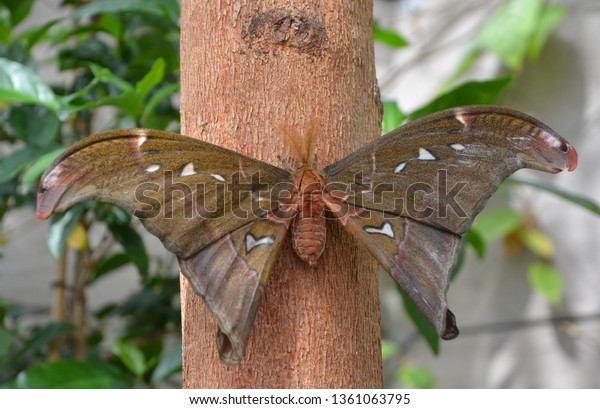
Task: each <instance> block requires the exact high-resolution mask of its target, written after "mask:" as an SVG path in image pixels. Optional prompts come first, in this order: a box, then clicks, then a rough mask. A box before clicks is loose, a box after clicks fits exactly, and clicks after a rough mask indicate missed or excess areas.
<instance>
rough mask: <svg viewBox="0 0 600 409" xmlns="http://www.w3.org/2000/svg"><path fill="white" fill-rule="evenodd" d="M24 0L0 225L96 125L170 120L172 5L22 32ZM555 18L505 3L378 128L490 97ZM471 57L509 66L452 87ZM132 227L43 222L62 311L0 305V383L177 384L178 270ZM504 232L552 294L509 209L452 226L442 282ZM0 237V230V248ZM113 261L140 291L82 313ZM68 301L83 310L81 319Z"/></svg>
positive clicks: (90, 11) (399, 41)
mask: <svg viewBox="0 0 600 409" xmlns="http://www.w3.org/2000/svg"><path fill="white" fill-rule="evenodd" d="M35 4H36V3H35V2H34V1H33V0H3V2H2V4H0V143H1V144H2V148H3V152H6V154H5V155H4V156H3V157H2V158H0V222H1V221H2V220H3V218H4V216H5V214H6V213H7V212H9V211H11V210H14V209H17V208H21V207H26V208H29V209H33V208H34V207H35V196H36V187H37V183H38V180H39V177H40V176H41V174H42V173H43V172H44V170H45V169H46V168H47V167H48V166H49V164H50V163H51V162H52V160H53V159H54V158H56V157H57V156H58V155H59V154H60V153H61V152H62V151H63V150H64V149H65V148H66V147H67V146H68V145H70V144H72V143H73V142H75V141H78V140H79V139H81V138H83V137H85V136H88V135H90V134H92V133H95V132H99V131H101V130H106V129H115V128H124V127H147V128H155V129H168V130H171V131H177V130H178V129H179V109H178V105H177V93H178V91H179V13H180V9H179V3H178V1H177V0H98V1H92V2H90V1H88V0H63V3H62V5H61V7H60V10H59V11H60V12H61V13H63V14H67V17H65V18H61V19H57V20H51V21H47V22H45V23H43V24H41V25H39V26H36V27H32V28H28V29H24V28H23V26H22V23H23V22H25V21H26V20H27V17H28V16H29V15H30V13H31V11H32V7H34V6H35ZM564 15H565V10H564V9H563V8H561V7H558V6H552V5H548V4H547V3H546V2H545V1H542V0H508V1H506V2H505V3H504V4H503V6H502V7H500V8H499V9H498V11H497V12H496V14H495V15H493V16H492V17H491V18H490V19H489V20H488V22H487V23H486V24H485V25H484V26H483V28H482V30H481V32H480V34H479V35H478V36H477V37H476V38H475V39H474V40H473V43H472V47H471V49H470V51H469V52H468V53H467V55H466V56H465V58H464V59H463V61H462V62H461V63H460V64H459V66H458V67H457V68H456V70H455V73H454V74H453V76H452V77H451V78H450V79H449V80H448V84H447V87H446V89H445V91H444V92H443V93H442V94H440V95H439V96H437V97H436V98H434V99H433V100H432V101H431V102H430V103H429V104H427V105H426V106H424V107H422V108H420V109H418V110H415V111H414V112H411V113H405V112H402V111H401V110H400V108H399V107H398V104H397V103H396V101H386V102H384V107H385V110H384V117H383V129H384V130H385V131H389V130H392V129H394V128H396V127H398V126H399V125H400V124H401V123H402V122H404V121H405V120H407V119H410V120H412V119H415V118H418V117H420V116H423V115H426V114H428V113H431V112H435V111H438V110H441V109H444V108H449V107H452V106H456V105H464V104H492V103H494V102H495V101H496V99H497V98H498V96H499V95H500V94H501V93H502V92H503V91H504V90H505V89H506V88H507V87H508V86H510V83H511V79H512V77H513V76H514V75H517V74H518V71H519V70H520V68H521V67H522V65H523V63H524V61H525V60H526V59H527V58H529V59H534V58H535V57H536V56H537V55H538V54H539V52H540V50H541V49H542V47H543V44H544V42H545V40H546V39H547V38H548V36H549V34H550V33H551V32H552V29H553V28H554V27H555V26H556V25H557V24H558V23H559V22H560V21H561V20H562V18H563V17H564ZM498 33H502V35H498ZM374 39H375V41H377V42H380V43H382V44H385V45H386V46H388V47H390V48H391V49H398V48H401V47H406V46H407V45H408V42H407V41H406V40H405V39H404V38H403V37H402V36H401V35H400V34H398V33H396V32H395V31H393V30H389V29H383V28H382V27H380V25H379V24H377V23H376V24H375V27H374ZM41 48H43V49H45V50H49V51H50V53H51V54H50V55H47V56H44V57H43V59H40V57H39V56H38V55H40V54H39V53H37V52H36V51H37V50H38V49H41ZM483 52H491V53H493V54H494V55H496V56H497V57H498V58H499V60H500V61H502V62H503V63H504V64H505V65H506V67H507V69H508V71H509V75H507V76H504V77H502V78H492V79H489V80H487V81H478V82H467V83H460V82H459V80H460V78H461V77H462V75H463V74H464V73H466V72H467V71H468V70H469V69H470V67H472V66H473V64H475V63H476V62H477V60H478V58H479V57H480V56H481V54H482V53H483ZM42 70H50V72H51V74H49V75H45V76H44V77H43V78H53V82H48V81H47V80H45V79H43V78H42V77H41V76H40V74H39V72H40V71H42ZM522 183H528V182H522ZM534 186H535V185H534ZM536 187H539V188H541V189H544V190H546V191H548V192H551V193H554V194H557V195H558V196H560V197H563V198H565V199H567V200H570V201H572V202H574V203H577V204H580V205H582V206H585V207H586V208H589V209H590V210H592V211H595V212H598V206H597V205H595V204H594V203H592V202H589V201H586V199H584V198H580V197H577V196H575V195H572V194H569V193H566V192H562V191H560V190H558V189H556V188H554V187H551V186H536ZM136 229H137V224H136V222H135V220H132V218H131V216H130V215H129V214H128V213H126V212H125V211H123V210H122V209H120V208H118V207H116V206H111V205H107V204H102V203H95V202H90V203H85V204H80V205H77V206H75V207H73V208H71V209H69V210H68V211H66V212H64V213H62V214H59V215H55V216H53V217H52V219H51V221H50V224H49V230H48V247H49V249H50V252H51V253H52V254H53V255H54V256H55V257H56V258H57V259H58V263H57V265H58V266H59V268H58V270H59V273H60V274H59V276H58V277H57V280H56V281H57V286H56V288H55V289H54V291H55V292H56V294H62V297H63V300H64V302H65V305H67V306H68V307H66V310H67V311H59V312H58V317H57V316H55V314H54V313H53V320H48V311H37V310H31V309H28V308H27V307H25V306H21V305H17V304H15V303H10V302H6V301H2V300H0V385H3V386H4V387H7V388H101V387H105V388H124V387H156V386H159V385H174V386H179V385H180V384H179V381H178V379H177V377H176V376H174V375H176V374H178V373H179V372H180V369H181V334H180V333H181V323H180V309H179V300H178V293H179V282H178V275H177V274H176V271H171V274H169V271H168V270H167V269H166V268H165V267H164V266H163V265H162V263H161V261H160V260H156V259H152V258H151V257H150V256H149V255H148V254H147V251H146V248H145V245H144V242H143V240H142V238H141V236H140V235H139V234H138V232H137V230H136ZM91 230H95V231H101V232H103V233H102V234H103V235H102V240H101V241H100V242H99V243H98V242H97V241H94V240H91V239H90V231H91ZM507 238H511V239H512V240H513V241H515V242H517V243H519V245H520V246H521V247H523V248H527V249H529V250H530V251H532V252H533V253H534V254H536V255H537V256H538V260H537V262H536V263H535V264H533V265H532V267H531V269H530V271H529V277H530V281H531V283H532V285H533V286H534V287H535V288H537V289H539V290H540V291H541V292H542V293H543V294H545V295H546V296H547V297H548V299H549V300H550V301H552V302H558V300H560V296H561V291H562V284H561V280H560V273H558V272H557V271H556V270H554V269H553V268H552V267H551V257H552V253H553V250H552V243H551V241H550V240H549V238H548V237H546V236H545V235H544V234H543V233H542V232H540V231H538V230H537V229H536V228H535V224H534V223H533V221H532V220H530V219H529V218H528V217H526V216H524V215H521V214H518V213H515V212H512V211H510V210H505V211H499V212H496V213H489V214H487V215H482V216H481V218H479V219H478V222H477V224H476V225H475V226H474V228H473V230H472V231H470V232H469V233H467V234H466V235H465V240H464V243H463V248H462V250H461V252H460V254H459V261H458V263H457V266H456V269H455V272H454V274H453V277H454V276H456V274H457V273H458V271H459V270H460V267H461V265H462V261H463V259H464V255H465V253H466V251H467V250H466V249H471V250H473V251H474V252H475V254H476V255H477V256H479V257H483V256H484V255H485V249H486V246H488V245H489V243H490V242H492V241H493V240H498V239H504V240H506V239H507ZM4 241H5V235H3V234H2V232H1V231H0V245H1V244H2V243H3V242H4ZM517 247H518V246H517ZM0 257H1V254H0ZM67 259H69V260H71V261H72V262H71V263H67V262H66V261H67ZM0 262H1V261H0ZM68 264H74V265H75V266H76V267H75V269H74V271H72V273H71V274H67V271H65V269H67V268H68V267H66V266H67V265H68ZM127 265H132V266H134V267H135V269H136V271H137V273H138V276H139V280H140V283H141V284H142V289H141V290H140V291H139V292H137V293H135V294H133V295H131V296H130V297H129V298H128V299H126V300H124V301H123V302H120V303H116V304H111V305H106V306H104V307H102V308H100V309H99V310H98V311H93V312H90V311H87V310H85V304H81V302H80V298H81V294H83V293H84V292H85V291H86V289H87V288H88V287H89V286H90V285H92V284H94V283H97V282H99V281H100V280H102V279H104V278H105V277H107V276H109V275H112V274H115V273H118V272H119V271H120V269H121V268H122V267H124V266H127ZM61 266H63V267H61ZM61 274H62V275H61ZM67 278H69V279H67ZM404 305H405V307H406V310H407V313H408V315H409V316H410V317H411V319H412V320H413V322H414V323H415V325H416V327H417V328H418V331H419V333H420V334H421V336H422V337H423V338H424V339H425V340H426V342H427V343H428V344H429V345H430V347H431V349H432V351H434V353H438V351H439V338H438V336H437V335H436V333H435V331H433V329H432V328H431V326H430V325H429V324H428V323H427V322H426V320H425V319H424V318H423V317H422V315H421V314H420V313H419V311H418V310H417V309H416V308H415V307H414V305H413V304H412V303H411V302H410V301H409V300H408V299H407V298H406V297H404ZM76 307H78V308H83V309H84V311H83V317H84V318H81V316H82V314H81V311H79V312H78V311H77V309H76ZM77 316H79V317H80V318H79V319H76V317H77ZM116 318H118V319H119V320H120V322H123V323H124V325H123V327H122V328H120V329H119V331H118V333H117V334H116V339H113V338H112V337H111V339H107V338H106V336H105V332H104V328H105V326H107V325H108V322H109V321H110V320H111V319H116ZM32 322H36V323H37V322H39V323H37V324H32ZM382 353H383V354H384V358H385V359H386V362H390V361H394V362H396V361H397V364H396V377H397V379H398V380H399V382H401V383H402V384H403V385H405V386H407V387H415V388H421V387H433V386H435V377H434V376H433V374H431V373H430V372H429V371H428V370H427V369H424V368H420V367H418V366H415V365H412V364H410V363H407V362H405V360H404V359H403V358H402V356H403V349H402V348H400V347H399V345H398V344H396V343H394V342H391V341H389V340H388V341H386V342H385V343H384V345H383V350H382Z"/></svg>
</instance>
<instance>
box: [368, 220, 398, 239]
mask: <svg viewBox="0 0 600 409" xmlns="http://www.w3.org/2000/svg"><path fill="white" fill-rule="evenodd" d="M364 231H366V232H367V233H369V234H383V235H385V236H388V237H389V238H391V239H394V238H396V235H395V234H394V230H393V229H392V224H391V223H390V222H384V223H383V224H382V225H381V227H374V226H365V227H364Z"/></svg>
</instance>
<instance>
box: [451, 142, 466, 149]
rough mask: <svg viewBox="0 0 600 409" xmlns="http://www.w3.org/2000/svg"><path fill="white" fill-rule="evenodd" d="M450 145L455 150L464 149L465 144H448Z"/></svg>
mask: <svg viewBox="0 0 600 409" xmlns="http://www.w3.org/2000/svg"><path fill="white" fill-rule="evenodd" d="M450 147H451V148H452V149H454V150H455V151H464V150H465V145H461V144H460V143H453V144H450Z"/></svg>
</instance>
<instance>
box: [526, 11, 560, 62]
mask: <svg viewBox="0 0 600 409" xmlns="http://www.w3.org/2000/svg"><path fill="white" fill-rule="evenodd" d="M566 15H567V8H566V7H565V6H563V5H559V4H545V5H544V8H543V9H542V14H541V16H540V20H539V23H538V27H537V30H536V32H535V33H534V34H533V37H532V39H531V42H530V44H529V50H528V52H527V54H528V56H529V58H531V59H532V60H536V59H537V58H538V57H539V55H540V53H541V52H542V48H543V47H544V45H545V44H546V40H548V37H550V34H551V33H552V31H553V30H554V29H555V28H556V27H557V26H558V25H559V24H560V23H561V22H562V21H563V20H564V18H565V17H566Z"/></svg>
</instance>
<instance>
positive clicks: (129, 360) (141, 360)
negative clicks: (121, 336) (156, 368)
mask: <svg viewBox="0 0 600 409" xmlns="http://www.w3.org/2000/svg"><path fill="white" fill-rule="evenodd" d="M111 350H112V351H113V353H114V354H115V355H116V356H118V357H119V359H121V361H122V362H123V364H124V365H125V366H126V367H127V369H129V371H131V372H132V373H133V374H134V375H135V376H137V377H138V378H141V377H143V376H144V373H146V369H147V368H146V358H145V357H144V353H143V352H142V350H141V349H139V348H138V347H136V346H135V345H133V344H132V343H131V342H128V341H124V340H121V341H117V342H115V343H114V344H112V346H111Z"/></svg>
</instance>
